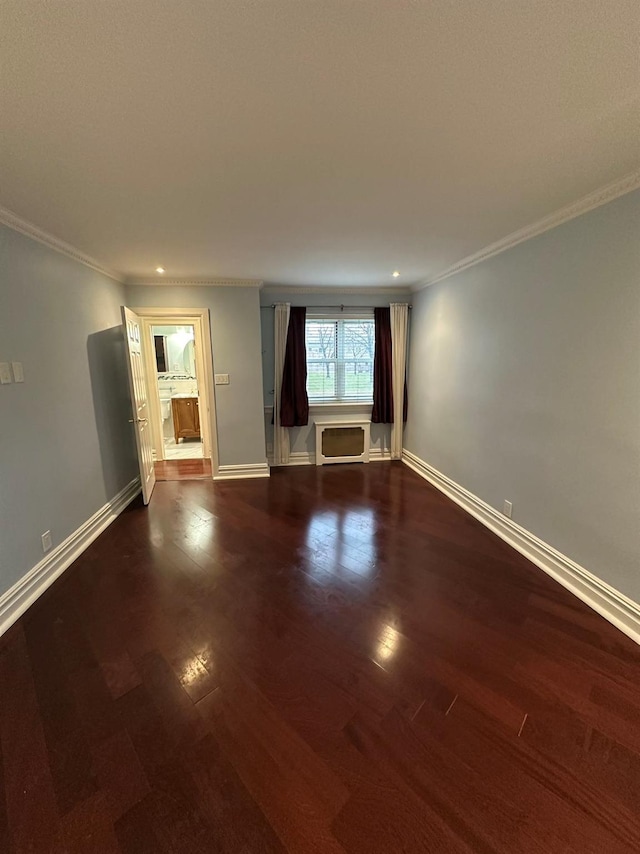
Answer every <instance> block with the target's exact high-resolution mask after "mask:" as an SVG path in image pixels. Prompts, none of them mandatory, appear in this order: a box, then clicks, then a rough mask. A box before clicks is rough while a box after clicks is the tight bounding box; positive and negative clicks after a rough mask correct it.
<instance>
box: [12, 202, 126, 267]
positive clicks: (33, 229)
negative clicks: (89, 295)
mask: <svg viewBox="0 0 640 854" xmlns="http://www.w3.org/2000/svg"><path fill="white" fill-rule="evenodd" d="M0 224H2V225H6V226H7V227H8V228H11V229H13V231H19V232H20V234H26V236H27V237H30V238H31V239H32V240H37V241H38V243H43V244H44V245H45V246H48V247H49V249H54V250H55V251H56V252H60V254H61V255H66V256H67V257H68V258H71V259H72V260H73V261H78V262H79V263H80V264H84V265H85V267H91V269H92V270H95V271H96V272H97V273H102V275H103V276H108V277H109V278H110V279H113V280H114V281H116V282H120V284H123V283H124V276H123V275H122V273H118V272H116V270H111V269H110V268H109V267H107V266H106V264H102V263H101V262H100V261H96V259H95V258H92V257H91V256H90V255H87V254H86V252H82V251H81V250H80V249H76V247H75V246H72V245H71V244H70V243H65V241H64V240H60V238H58V237H55V236H54V235H53V234H49V232H48V231H44V229H42V228H38V226H37V225H34V224H33V223H31V222H28V221H27V220H26V219H22V217H19V216H18V215H17V214H14V213H13V211H10V210H9V209H8V208H3V207H0Z"/></svg>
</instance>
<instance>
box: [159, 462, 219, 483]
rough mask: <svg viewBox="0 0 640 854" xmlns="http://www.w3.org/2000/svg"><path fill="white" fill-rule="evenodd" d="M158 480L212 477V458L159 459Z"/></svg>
mask: <svg viewBox="0 0 640 854" xmlns="http://www.w3.org/2000/svg"><path fill="white" fill-rule="evenodd" d="M155 470H156V480H199V479H201V478H207V477H211V460H158V461H157V462H156V464H155Z"/></svg>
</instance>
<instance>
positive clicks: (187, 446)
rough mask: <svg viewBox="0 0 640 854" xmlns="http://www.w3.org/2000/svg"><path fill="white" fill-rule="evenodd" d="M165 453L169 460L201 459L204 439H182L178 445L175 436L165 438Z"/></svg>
mask: <svg viewBox="0 0 640 854" xmlns="http://www.w3.org/2000/svg"><path fill="white" fill-rule="evenodd" d="M164 455H165V457H166V459H168V460H201V459H202V439H180V443H179V444H178V445H176V442H175V439H173V438H172V439H165V440H164Z"/></svg>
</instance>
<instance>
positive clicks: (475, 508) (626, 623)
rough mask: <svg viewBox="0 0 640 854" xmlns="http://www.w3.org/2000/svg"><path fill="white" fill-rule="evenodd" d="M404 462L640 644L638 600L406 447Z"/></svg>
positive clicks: (639, 607)
mask: <svg viewBox="0 0 640 854" xmlns="http://www.w3.org/2000/svg"><path fill="white" fill-rule="evenodd" d="M402 461H403V462H404V463H405V464H406V465H407V466H409V468H411V469H413V471H415V472H417V474H419V475H420V476H421V477H423V478H425V480H428V481H429V483H432V484H433V485H434V486H435V487H436V488H437V489H439V490H440V491H441V492H443V493H444V494H445V495H446V496H447V497H448V498H450V499H451V500H452V501H455V503H456V504H459V505H460V507H462V508H463V509H464V510H466V511H467V513H470V514H471V515H472V516H473V517H474V518H476V519H478V521H479V522H482V524H483V525H485V526H486V527H487V528H489V530H491V531H493V533H494V534H497V535H498V536H499V537H500V539H502V540H504V541H505V542H506V543H508V544H509V545H510V546H512V547H513V548H514V549H516V551H519V552H520V554H523V555H524V556H525V557H526V558H528V559H529V560H530V561H531V562H532V563H534V564H535V565H536V566H537V567H539V568H540V569H542V570H543V571H544V572H546V573H547V575H550V576H551V577H552V578H554V579H555V580H556V581H558V582H559V583H560V584H562V586H563V587H566V588H567V590H570V591H571V592H572V593H573V594H574V595H576V596H577V597H578V598H579V599H581V600H582V601H583V602H585V603H586V604H587V605H589V607H591V608H593V610H594V611H597V612H598V613H599V614H601V616H603V617H604V618H605V619H606V620H608V621H609V622H610V623H613V625H614V626H616V628H618V629H620V631H622V632H624V633H625V634H626V635H628V636H629V637H630V638H631V639H632V640H634V641H636V643H640V605H639V604H638V603H637V602H634V601H633V600H631V599H629V598H628V597H627V596H625V595H624V594H623V593H620V591H619V590H616V589H615V588H614V587H611V586H610V585H609V584H607V583H606V582H605V581H602V579H600V578H598V577H597V576H596V575H594V574H593V573H592V572H589V570H587V569H585V568H584V567H582V566H580V565H579V564H577V563H575V561H573V560H571V558H569V557H567V556H566V555H563V554H561V553H560V552H559V551H557V550H556V549H554V548H553V547H552V546H550V545H548V543H545V542H544V541H543V540H541V539H539V538H538V537H536V536H535V534H532V533H531V532H530V531H527V530H526V529H525V528H523V527H521V526H520V525H518V524H517V523H516V522H514V521H513V520H512V519H508V518H507V517H506V516H503V515H502V514H501V513H499V512H498V511H497V510H495V509H494V508H493V507H491V506H490V505H488V504H486V503H485V502H484V501H482V499H480V498H478V496H477V495H474V494H473V493H472V492H469V491H468V490H467V489H465V488H464V487H462V486H460V485H459V484H458V483H456V482H455V481H453V480H451V478H448V477H447V476H446V475H444V474H442V473H441V472H439V471H437V470H436V469H434V468H433V467H432V466H430V465H429V464H428V463H425V462H424V460H421V459H420V457H417V456H416V455H415V454H412V453H411V452H410V451H407V450H404V451H403V454H402Z"/></svg>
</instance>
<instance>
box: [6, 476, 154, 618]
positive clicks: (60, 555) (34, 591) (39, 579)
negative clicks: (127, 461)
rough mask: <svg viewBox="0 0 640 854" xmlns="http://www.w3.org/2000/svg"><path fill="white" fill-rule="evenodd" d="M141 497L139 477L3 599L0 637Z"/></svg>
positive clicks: (47, 556) (42, 561) (31, 571)
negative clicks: (129, 505) (137, 497)
mask: <svg viewBox="0 0 640 854" xmlns="http://www.w3.org/2000/svg"><path fill="white" fill-rule="evenodd" d="M139 493H140V478H139V477H136V478H134V479H133V480H132V481H131V482H130V483H128V484H127V485H126V486H125V487H124V489H121V490H120V492H119V493H118V494H117V495H115V496H114V497H113V498H112V499H111V500H110V501H107V503H106V504H105V505H104V506H103V507H101V508H100V510H98V511H97V513H94V514H93V516H91V518H90V519H87V521H86V522H85V523H84V524H83V525H81V526H80V527H79V528H78V529H77V530H76V531H74V532H73V533H72V534H70V535H69V536H68V537H67V538H66V540H64V541H63V542H62V543H60V545H59V546H56V548H55V549H54V550H53V551H51V552H49V554H47V555H46V557H44V558H43V559H42V560H41V561H40V562H39V563H37V564H36V565H35V566H34V567H33V568H32V569H31V570H29V572H27V574H26V575H23V576H22V578H20V579H19V580H18V581H16V583H15V584H14V585H13V587H11V588H10V589H9V590H7V592H6V593H4V594H3V595H2V596H0V635H2V634H4V632H6V631H7V629H8V628H9V627H10V626H12V625H13V623H15V621H16V620H17V619H18V618H19V617H21V616H22V614H24V612H25V611H26V610H27V608H28V607H29V606H30V605H31V604H33V602H35V600H36V599H37V598H38V597H39V596H41V595H42V594H43V593H44V591H45V590H46V589H47V587H49V586H50V585H51V584H53V582H54V581H55V580H56V578H58V576H60V575H62V573H63V572H64V571H65V569H67V567H69V566H70V565H71V564H72V563H73V561H74V560H76V559H77V558H79V557H80V555H81V554H82V552H83V551H85V549H87V548H88V547H89V545H90V544H91V543H92V542H93V541H94V540H95V539H96V537H98V536H99V535H100V534H101V533H102V532H103V531H104V530H105V528H107V527H108V526H109V525H110V524H111V523H112V522H113V520H114V519H115V518H116V517H117V516H119V515H120V513H122V511H123V510H124V509H125V507H126V506H127V505H128V504H130V503H131V502H132V501H133V499H134V498H135V497H136V496H137V495H139Z"/></svg>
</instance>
